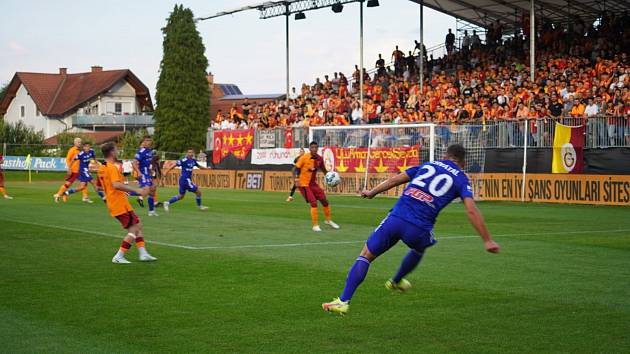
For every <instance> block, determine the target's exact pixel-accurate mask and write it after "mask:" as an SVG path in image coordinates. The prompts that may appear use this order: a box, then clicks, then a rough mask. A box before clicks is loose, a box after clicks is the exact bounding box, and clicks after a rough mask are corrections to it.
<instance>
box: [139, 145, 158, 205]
mask: <svg viewBox="0 0 630 354" xmlns="http://www.w3.org/2000/svg"><path fill="white" fill-rule="evenodd" d="M151 143H152V140H151V137H150V136H148V135H147V136H145V137H144V138H143V139H142V143H140V149H138V152H137V153H136V157H135V160H134V161H133V169H134V171H135V172H136V174H137V176H138V183H139V184H140V188H144V187H149V191H150V193H149V194H148V198H147V204H148V205H149V216H158V214H157V213H156V212H155V192H156V189H157V186H155V185H154V184H153V178H152V177H151V161H152V160H153V149H151Z"/></svg>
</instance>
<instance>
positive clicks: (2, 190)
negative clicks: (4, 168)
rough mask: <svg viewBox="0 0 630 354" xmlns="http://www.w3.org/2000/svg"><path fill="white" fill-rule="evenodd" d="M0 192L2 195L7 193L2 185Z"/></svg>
mask: <svg viewBox="0 0 630 354" xmlns="http://www.w3.org/2000/svg"><path fill="white" fill-rule="evenodd" d="M0 194H2V195H3V196H5V195H7V192H6V191H5V190H4V187H0Z"/></svg>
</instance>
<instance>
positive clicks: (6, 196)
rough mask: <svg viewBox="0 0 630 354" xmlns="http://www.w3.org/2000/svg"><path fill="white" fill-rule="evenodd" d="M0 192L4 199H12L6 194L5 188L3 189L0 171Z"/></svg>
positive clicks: (2, 174) (0, 172)
mask: <svg viewBox="0 0 630 354" xmlns="http://www.w3.org/2000/svg"><path fill="white" fill-rule="evenodd" d="M0 194H1V195H2V197H3V198H4V199H13V197H11V196H9V195H8V194H7V191H6V189H4V172H2V171H0Z"/></svg>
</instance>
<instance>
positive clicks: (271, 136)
mask: <svg viewBox="0 0 630 354" xmlns="http://www.w3.org/2000/svg"><path fill="white" fill-rule="evenodd" d="M258 146H260V148H262V149H268V148H275V147H276V134H275V132H274V131H273V130H271V131H258Z"/></svg>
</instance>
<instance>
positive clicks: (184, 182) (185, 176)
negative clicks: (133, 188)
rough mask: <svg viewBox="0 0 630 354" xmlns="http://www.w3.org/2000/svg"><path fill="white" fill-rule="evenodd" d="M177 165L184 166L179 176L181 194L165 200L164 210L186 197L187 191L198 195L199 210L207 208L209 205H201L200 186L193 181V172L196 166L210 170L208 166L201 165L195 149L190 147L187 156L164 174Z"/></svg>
mask: <svg viewBox="0 0 630 354" xmlns="http://www.w3.org/2000/svg"><path fill="white" fill-rule="evenodd" d="M176 166H177V167H181V168H182V174H181V175H180V176H179V194H178V195H176V196H174V197H173V198H171V199H170V200H169V201H166V202H164V204H163V206H164V211H168V210H169V207H170V205H171V204H173V203H175V202H177V201H179V200H182V199H184V196H185V195H186V192H191V193H195V194H196V195H197V197H196V198H195V201H196V202H197V208H199V210H207V209H208V207H207V206H203V205H201V191H200V190H199V187H197V186H196V185H195V184H194V183H193V181H192V174H193V169H194V168H195V167H197V168H198V169H200V170H208V168H206V167H203V166H201V165H200V164H199V163H198V162H197V160H195V150H193V149H188V151H186V157H184V158H183V159H181V160H177V163H176V164H175V165H173V166H171V168H169V169H168V170H166V172H164V175H165V176H166V175H167V174H168V173H169V172H170V171H171V170H172V169H173V168H175V167H176Z"/></svg>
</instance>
